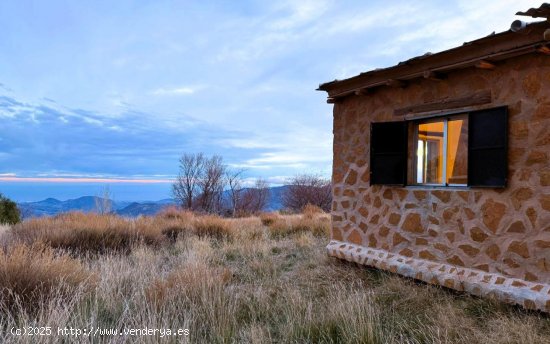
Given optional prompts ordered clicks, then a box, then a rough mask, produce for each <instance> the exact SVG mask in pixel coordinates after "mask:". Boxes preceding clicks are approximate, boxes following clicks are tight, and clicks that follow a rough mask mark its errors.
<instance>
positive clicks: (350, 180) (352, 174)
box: [345, 170, 357, 185]
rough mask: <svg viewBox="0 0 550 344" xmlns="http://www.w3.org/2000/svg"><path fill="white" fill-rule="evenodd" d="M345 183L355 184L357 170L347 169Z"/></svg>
mask: <svg viewBox="0 0 550 344" xmlns="http://www.w3.org/2000/svg"><path fill="white" fill-rule="evenodd" d="M345 183H346V184H347V185H355V183H357V172H355V170H350V171H349V173H348V176H347V177H346V181H345Z"/></svg>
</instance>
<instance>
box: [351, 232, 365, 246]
mask: <svg viewBox="0 0 550 344" xmlns="http://www.w3.org/2000/svg"><path fill="white" fill-rule="evenodd" d="M347 241H348V242H351V243H353V244H357V245H361V244H362V243H363V239H361V234H359V232H358V231H357V230H355V229H354V230H352V231H351V233H350V234H349V235H348V239H347Z"/></svg>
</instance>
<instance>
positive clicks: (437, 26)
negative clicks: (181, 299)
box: [0, 0, 541, 201]
mask: <svg viewBox="0 0 550 344" xmlns="http://www.w3.org/2000/svg"><path fill="white" fill-rule="evenodd" d="M540 4H541V2H540V1H524V0H500V1H486V2H483V5H482V6H481V5H480V2H479V1H422V2H419V3H414V2H411V1H359V0H357V1H337V0H301V1H246V0H245V1H169V0H141V1H137V0H136V1H129V0H117V1H101V0H98V1H70V0H65V1H61V0H50V1H38V0H36V1H29V0H2V1H1V2H0V33H1V34H0V192H1V193H4V194H5V195H7V196H8V197H10V198H12V199H14V200H16V201H37V200H40V199H44V198H47V197H54V198H58V199H69V198H76V197H79V196H84V195H97V194H98V193H100V192H101V190H103V189H104V188H105V186H109V188H110V190H111V193H112V194H113V196H114V197H115V199H116V200H121V201H122V200H125V201H129V200H131V201H136V200H158V199H163V198H168V197H170V189H171V188H170V186H171V182H172V181H173V179H174V177H175V176H176V175H177V173H178V159H179V157H180V156H181V155H182V154H184V153H198V152H203V153H205V154H207V155H213V154H218V155H221V156H222V157H223V159H224V162H225V163H226V164H227V165H228V166H230V167H232V168H243V169H245V171H246V172H245V177H246V178H247V181H248V182H250V183H251V182H253V180H254V179H255V178H258V177H262V178H265V179H267V180H268V181H269V182H270V183H271V184H272V185H280V184H282V183H284V182H285V180H288V178H289V177H291V176H293V175H296V174H300V173H314V174H320V175H322V176H326V177H330V171H331V164H332V105H329V104H326V94H325V93H323V92H319V91H316V88H317V87H318V85H319V84H320V83H323V82H327V81H331V80H334V79H344V78H348V77H351V76H354V75H356V74H359V73H361V72H365V71H369V70H372V69H375V68H381V67H388V66H392V65H395V64H396V63H398V62H399V61H403V60H407V59H409V58H411V57H414V56H417V55H422V54H424V53H426V52H438V51H441V50H445V49H448V48H452V47H455V46H457V45H461V44H462V43H463V42H466V41H471V40H473V39H476V38H480V37H483V36H486V35H488V34H490V33H492V32H493V31H496V32H501V31H506V30H508V29H509V27H510V24H511V22H512V21H513V20H515V19H521V18H519V17H516V16H515V15H514V13H515V12H517V11H520V10H527V9H528V8H530V7H538V6H539V5H540ZM526 20H530V21H532V19H530V18H526Z"/></svg>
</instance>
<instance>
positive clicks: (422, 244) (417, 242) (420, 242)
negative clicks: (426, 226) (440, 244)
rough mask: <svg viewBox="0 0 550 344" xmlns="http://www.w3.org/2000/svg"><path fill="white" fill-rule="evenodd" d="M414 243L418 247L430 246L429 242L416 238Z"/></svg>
mask: <svg viewBox="0 0 550 344" xmlns="http://www.w3.org/2000/svg"><path fill="white" fill-rule="evenodd" d="M414 243H415V244H416V245H418V246H426V245H428V240H426V239H424V238H416V240H415V242H414Z"/></svg>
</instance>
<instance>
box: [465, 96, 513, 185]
mask: <svg viewBox="0 0 550 344" xmlns="http://www.w3.org/2000/svg"><path fill="white" fill-rule="evenodd" d="M507 179H508V109H507V108H506V107H499V108H494V109H488V110H482V111H475V112H471V113H470V116H469V118H468V186H472V187H505V186H506V181H507Z"/></svg>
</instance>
